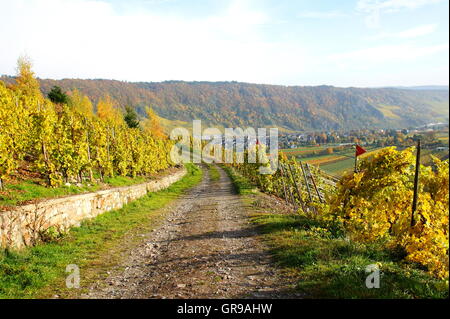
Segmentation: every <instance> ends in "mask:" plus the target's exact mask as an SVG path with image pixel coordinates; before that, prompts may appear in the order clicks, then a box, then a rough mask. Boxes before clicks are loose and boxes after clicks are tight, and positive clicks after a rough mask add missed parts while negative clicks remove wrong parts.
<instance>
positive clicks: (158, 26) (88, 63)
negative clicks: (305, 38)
mask: <svg viewBox="0 0 450 319" xmlns="http://www.w3.org/2000/svg"><path fill="white" fill-rule="evenodd" d="M270 23H271V20H270V16H269V15H268V14H267V12H266V11H264V10H263V8H261V7H260V6H255V5H254V2H253V1H249V0H247V1H243V0H234V1H230V2H229V4H228V6H227V8H226V9H225V10H222V11H221V12H218V13H214V12H212V13H210V14H208V15H205V16H201V17H192V16H182V15H176V14H172V13H170V12H167V13H156V12H154V11H151V9H147V10H145V11H143V10H142V9H141V10H140V11H137V10H136V11H132V10H126V11H122V12H116V11H115V8H114V6H113V5H111V3H109V2H106V1H100V0H27V1H25V0H18V1H8V2H7V3H5V4H3V5H2V11H1V12H0V36H1V37H2V44H1V49H0V51H1V52H2V58H1V59H0V73H8V74H11V73H14V67H15V62H16V59H17V57H18V56H19V55H21V54H24V53H26V54H27V55H29V56H31V57H32V59H33V61H35V70H36V73H37V74H38V75H39V76H40V77H52V78H63V77H79V78H114V79H119V80H129V81H162V80H171V79H174V80H175V79H183V80H202V79H205V80H241V81H248V82H259V83H262V82H267V83H271V82H273V81H276V80H278V81H282V80H283V78H284V76H285V74H286V73H290V72H301V71H302V69H303V66H304V65H305V64H306V63H308V62H307V57H306V55H305V53H304V50H303V48H302V47H301V46H300V45H295V44H291V43H289V42H277V41H273V40H268V39H267V38H266V36H265V33H264V32H263V31H262V30H261V28H262V27H263V26H266V25H268V24H270ZM7 43H8V44H7ZM294 59H296V61H297V63H296V64H295V66H292V62H291V61H293V60H294ZM301 61H305V62H301Z"/></svg>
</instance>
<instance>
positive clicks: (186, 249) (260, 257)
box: [82, 168, 298, 298]
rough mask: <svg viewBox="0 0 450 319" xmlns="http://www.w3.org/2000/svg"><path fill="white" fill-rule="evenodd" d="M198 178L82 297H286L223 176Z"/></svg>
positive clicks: (288, 295) (284, 284)
mask: <svg viewBox="0 0 450 319" xmlns="http://www.w3.org/2000/svg"><path fill="white" fill-rule="evenodd" d="M218 169H219V172H220V180H219V181H216V182H212V181H210V179H209V177H208V174H207V170H206V169H205V176H204V178H203V181H202V182H201V183H200V184H199V185H198V186H196V187H194V188H193V189H192V190H191V191H190V192H189V193H188V194H187V195H185V196H184V197H183V198H181V199H180V200H178V201H177V202H176V203H175V204H173V205H172V206H171V207H170V213H169V215H168V218H167V219H166V221H165V222H164V223H163V224H162V225H161V226H160V227H159V228H158V229H156V230H155V231H153V232H151V233H150V234H146V235H144V240H143V242H142V243H141V244H140V245H139V246H138V247H136V248H134V249H133V250H131V251H130V252H129V254H128V255H127V256H126V257H125V258H124V262H123V265H122V267H121V268H120V269H121V270H116V271H113V272H112V273H111V274H110V276H109V277H108V278H107V279H106V280H104V281H101V282H98V283H96V284H95V285H94V286H92V287H91V288H90V290H89V292H88V293H86V294H84V295H83V296H82V297H83V298H233V297H234V298H247V297H248V298H292V297H294V298H295V297H298V296H295V295H293V294H290V293H289V292H287V291H286V286H287V285H286V283H283V280H281V278H280V276H279V275H277V271H276V269H275V268H274V267H273V266H272V264H271V260H270V257H269V255H268V254H267V252H266V249H265V247H264V246H263V244H262V243H260V241H259V240H258V239H257V238H256V236H257V233H256V232H255V230H254V228H253V226H252V225H251V224H250V223H249V221H248V219H247V217H246V212H245V209H244V207H243V205H242V202H241V200H240V198H239V195H236V193H235V192H234V189H233V186H232V183H231V181H230V179H229V177H228V176H227V175H226V173H225V172H224V171H223V170H222V169H220V168H218Z"/></svg>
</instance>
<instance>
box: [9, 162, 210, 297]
mask: <svg viewBox="0 0 450 319" xmlns="http://www.w3.org/2000/svg"><path fill="white" fill-rule="evenodd" d="M186 168H187V171H188V173H187V174H186V175H185V176H184V177H183V178H182V179H181V180H180V181H178V182H176V183H173V184H172V185H171V186H170V187H168V188H167V189H164V190H161V191H159V192H155V193H149V194H147V195H146V196H144V197H142V198H140V199H137V200H135V201H133V202H131V203H129V204H128V205H125V206H124V207H123V208H121V209H118V210H114V211H110V212H106V213H104V214H101V215H99V216H97V217H95V218H93V219H89V220H86V221H84V222H83V223H82V224H81V226H80V227H75V228H72V229H71V230H70V232H69V233H68V234H66V235H65V236H64V237H62V238H61V239H59V240H57V241H53V242H48V243H42V244H40V245H37V246H35V247H30V248H26V249H24V250H21V251H17V252H16V251H9V250H4V251H2V252H0V298H3V299H4V298H36V297H42V296H44V297H45V296H48V295H47V294H48V291H49V287H52V286H54V287H59V286H64V283H65V278H66V276H67V275H68V274H67V273H66V272H65V270H66V266H67V265H69V264H76V265H78V266H79V268H80V273H81V286H85V285H84V283H83V278H84V276H83V271H84V270H86V269H90V268H92V267H96V266H97V264H98V263H99V262H101V261H99V259H98V258H99V256H100V255H102V253H107V252H108V251H110V250H111V249H113V248H114V247H115V246H117V245H120V243H121V241H122V240H123V238H124V237H126V235H127V234H129V233H130V232H135V231H136V229H141V230H142V231H146V230H150V229H152V228H153V227H154V224H155V221H157V220H158V219H159V218H161V212H160V210H159V209H160V208H162V207H164V206H165V205H167V204H168V203H169V202H171V201H172V200H174V199H176V198H177V197H179V196H180V195H181V194H183V193H184V192H185V191H186V190H187V189H189V188H191V187H193V186H194V185H196V184H197V183H199V182H200V181H201V179H202V171H201V170H200V169H199V168H198V167H197V166H195V165H192V164H187V165H186ZM114 257H117V256H112V257H111V258H114ZM50 291H52V289H50Z"/></svg>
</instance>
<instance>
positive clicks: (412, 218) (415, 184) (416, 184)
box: [411, 139, 420, 227]
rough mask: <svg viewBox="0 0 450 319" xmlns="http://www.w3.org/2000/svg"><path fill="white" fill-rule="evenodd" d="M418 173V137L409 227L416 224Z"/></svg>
mask: <svg viewBox="0 0 450 319" xmlns="http://www.w3.org/2000/svg"><path fill="white" fill-rule="evenodd" d="M419 174H420V139H419V140H418V141H417V152H416V172H415V174H414V195H413V202H412V211H411V227H413V226H414V225H415V224H416V222H415V220H414V214H415V213H416V210H417V197H418V195H419Z"/></svg>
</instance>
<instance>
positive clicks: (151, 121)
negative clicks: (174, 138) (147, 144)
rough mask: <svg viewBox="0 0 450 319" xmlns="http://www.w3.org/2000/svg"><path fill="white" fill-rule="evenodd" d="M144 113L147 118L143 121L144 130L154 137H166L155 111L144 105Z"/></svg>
mask: <svg viewBox="0 0 450 319" xmlns="http://www.w3.org/2000/svg"><path fill="white" fill-rule="evenodd" d="M145 113H146V114H147V118H148V120H147V121H146V122H145V130H146V131H147V132H149V133H150V134H151V135H152V136H154V137H156V138H166V135H165V134H164V130H163V129H162V127H161V125H160V124H159V119H158V116H157V115H156V113H155V111H153V109H152V108H151V107H146V108H145Z"/></svg>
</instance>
